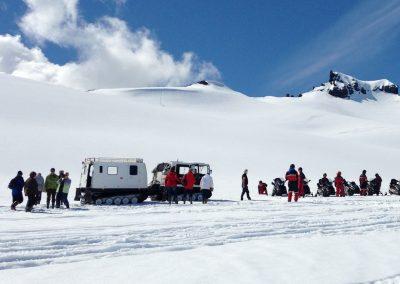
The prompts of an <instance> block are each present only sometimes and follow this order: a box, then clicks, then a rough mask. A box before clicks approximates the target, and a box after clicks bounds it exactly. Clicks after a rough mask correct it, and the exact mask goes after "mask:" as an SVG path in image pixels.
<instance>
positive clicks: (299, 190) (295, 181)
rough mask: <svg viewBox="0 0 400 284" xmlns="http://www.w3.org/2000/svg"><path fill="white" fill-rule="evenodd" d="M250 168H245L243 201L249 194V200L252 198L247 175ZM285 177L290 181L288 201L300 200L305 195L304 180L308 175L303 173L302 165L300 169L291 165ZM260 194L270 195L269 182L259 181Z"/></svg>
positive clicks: (241, 197)
mask: <svg viewBox="0 0 400 284" xmlns="http://www.w3.org/2000/svg"><path fill="white" fill-rule="evenodd" d="M247 174H248V170H247V169H246V170H244V173H243V175H242V194H241V195H240V200H242V201H243V198H244V196H245V195H246V196H247V199H248V200H251V197H250V191H249V179H248V177H247ZM285 179H286V180H287V181H288V187H289V192H288V201H289V202H291V201H292V198H293V199H294V201H295V202H297V201H298V199H299V197H304V180H305V179H306V176H305V175H304V173H303V169H302V168H301V167H300V168H299V169H298V171H297V170H296V168H295V165H293V164H292V165H290V168H289V170H288V171H287V172H286V175H285ZM258 194H265V195H268V191H267V184H266V183H264V182H263V181H262V180H260V181H259V183H258Z"/></svg>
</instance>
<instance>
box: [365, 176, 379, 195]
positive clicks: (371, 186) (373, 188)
mask: <svg viewBox="0 0 400 284" xmlns="http://www.w3.org/2000/svg"><path fill="white" fill-rule="evenodd" d="M367 189H368V195H374V194H376V195H379V194H382V193H381V191H380V189H379V188H378V187H377V182H376V180H375V179H373V180H371V181H370V182H369V183H368V186H367ZM382 195H383V194H382Z"/></svg>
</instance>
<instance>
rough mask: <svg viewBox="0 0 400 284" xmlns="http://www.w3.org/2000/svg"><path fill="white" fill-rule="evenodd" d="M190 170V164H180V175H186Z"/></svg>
mask: <svg viewBox="0 0 400 284" xmlns="http://www.w3.org/2000/svg"><path fill="white" fill-rule="evenodd" d="M188 172H189V166H179V168H178V175H184V174H187V173H188Z"/></svg>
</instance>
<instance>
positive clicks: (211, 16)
mask: <svg viewBox="0 0 400 284" xmlns="http://www.w3.org/2000/svg"><path fill="white" fill-rule="evenodd" d="M0 19H1V21H0V72H6V73H10V74H13V75H16V76H21V77H26V78H31V79H35V80H40V81H46V82H50V83H55V84H61V85H66V86H70V87H74V88H80V89H94V88H112V87H140V86H173V85H188V84H190V83H192V82H194V81H198V80H201V79H212V80H217V81H222V82H223V83H225V84H226V85H227V86H229V87H231V88H232V89H234V90H237V91H240V92H243V93H245V94H247V95H250V96H266V95H273V96H282V95H285V94H286V93H291V94H298V93H301V92H305V91H308V90H310V89H311V88H312V87H313V86H316V85H319V84H320V83H323V82H326V81H327V80H328V77H329V71H330V70H336V71H340V72H343V73H347V74H350V75H353V76H355V77H357V78H359V79H363V80H375V79H381V78H387V79H389V80H391V81H393V82H395V83H397V84H399V83H400V53H399V49H400V1H399V0H384V1H377V0H352V1H348V0H336V1H323V0H314V1H294V0H279V1H278V0H270V1H261V0H249V1H235V0H219V1H210V0H203V1H195V0H185V1H182V0H181V1H178V0H169V1H156V0H139V1H136V0H80V1H79V0H0Z"/></svg>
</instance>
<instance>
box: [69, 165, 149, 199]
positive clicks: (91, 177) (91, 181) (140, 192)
mask: <svg viewBox="0 0 400 284" xmlns="http://www.w3.org/2000/svg"><path fill="white" fill-rule="evenodd" d="M148 195H149V189H148V186H147V170H146V164H145V163H144V162H143V160H142V159H130V158H129V159H124V158H122V159H121V158H88V159H85V160H84V161H83V162H82V173H81V180H80V184H79V188H77V189H76V194H75V200H76V201H79V200H80V201H81V203H82V204H96V205H101V204H107V205H112V204H115V205H120V204H129V203H141V202H143V201H144V200H146V199H147V197H148Z"/></svg>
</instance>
